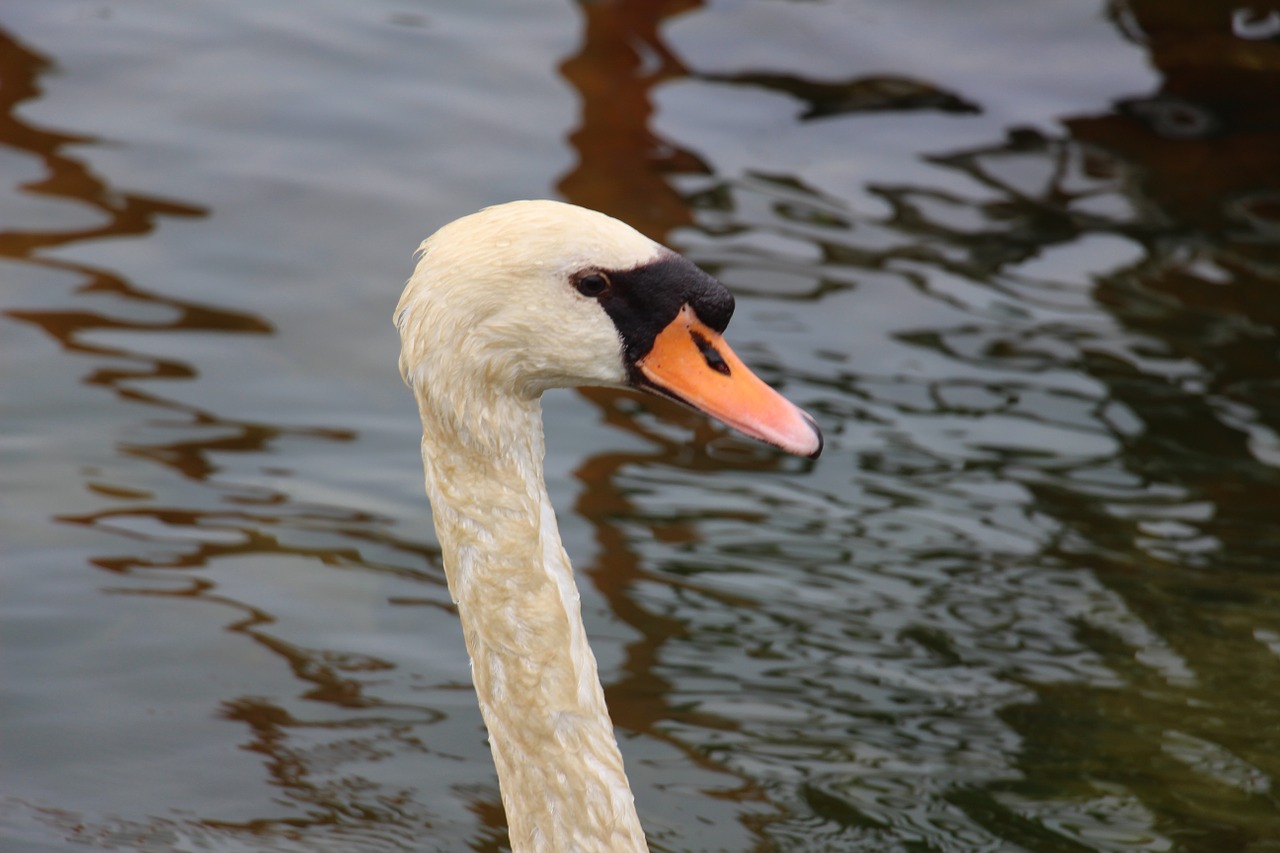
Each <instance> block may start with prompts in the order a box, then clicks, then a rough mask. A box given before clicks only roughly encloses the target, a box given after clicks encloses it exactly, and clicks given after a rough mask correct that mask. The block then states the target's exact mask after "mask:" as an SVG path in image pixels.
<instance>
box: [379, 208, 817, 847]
mask: <svg viewBox="0 0 1280 853" xmlns="http://www.w3.org/2000/svg"><path fill="white" fill-rule="evenodd" d="M733 306H734V302H733V296H732V295H731V294H730V293H729V291H728V290H727V289H726V288H725V286H724V285H723V284H721V283H720V282H719V281H717V280H716V279H714V278H712V277H711V276H710V275H708V274H706V273H705V272H703V271H702V270H700V269H699V268H698V267H696V266H694V265H693V264H692V263H691V262H690V261H688V260H687V259H685V258H684V257H682V256H681V255H679V254H677V253H675V252H673V251H671V250H670V249H667V248H665V247H664V246H662V245H660V244H658V243H656V242H654V241H653V240H650V239H649V238H647V237H645V236H643V235H642V234H640V233H639V232H638V231H636V230H634V229H632V228H631V227H630V226H628V225H625V224H623V223H622V222H620V221H618V220H616V219H613V218H612V217H609V216H606V215H605V214H602V213H598V212H595V211H592V210H588V209H586V208H582V207H577V206H574V205H570V204H566V203H563V202H556V201H517V202H510V203H507V204H502V205H498V206H495V207H489V208H486V209H484V210H481V211H480V212H478V213H474V214H471V215H469V216H464V217H463V218H461V219H458V220H455V221H453V222H451V223H449V224H448V225H445V226H444V227H442V228H441V229H440V230H438V231H437V232H436V233H435V234H433V235H432V236H430V237H428V238H427V239H426V240H425V241H424V242H423V243H422V245H421V247H420V249H419V260H418V263H417V266H416V267H415V269H414V272H413V275H412V276H411V277H410V279H409V281H408V283H407V284H406V285H405V289H404V293H403V295H402V296H401V298H400V302H399V305H398V306H397V308H396V312H395V325H396V327H397V328H398V329H399V332H400V338H401V353H400V372H401V375H402V377H403V378H404V380H405V382H406V383H407V384H408V386H409V387H410V389H412V391H413V395H414V397H415V399H416V401H417V404H418V410H419V412H420V414H421V416H422V463H423V469H424V472H425V474H426V491H427V496H428V499H429V500H430V503H431V508H432V515H433V518H434V522H435V529H436V535H437V538H438V540H439V542H440V549H441V555H442V558H443V562H444V569H445V574H446V576H447V579H448V584H449V593H450V595H451V596H452V598H453V600H454V601H455V602H456V604H457V609H458V616H459V618H460V621H461V623H462V628H463V633H464V635H465V639H466V646H467V652H468V654H469V655H470V658H471V673H472V679H473V681H474V683H475V690H476V695H477V698H478V700H479V704H480V711H481V714H482V716H483V718H484V722H485V726H486V728H487V729H488V733H489V744H490V748H491V750H492V753H493V761H494V764H495V767H496V769H497V774H498V784H499V789H500V791H501V794H502V803H503V808H504V809H505V811H506V814H507V823H508V827H509V831H510V838H511V848H512V850H513V851H515V853H526V852H527V851H554V853H567V851H582V853H588V851H643V850H647V849H648V847H647V845H646V842H645V836H644V832H643V831H642V829H641V828H640V822H639V819H638V818H637V816H636V808H635V803H634V799H633V797H632V793H631V788H630V786H629V784H628V782H627V777H626V774H625V772H624V771H623V766H622V756H621V754H620V753H619V751H618V745H617V741H616V739H615V737H614V732H613V724H612V722H611V721H610V719H609V712H608V710H607V709H606V707H605V701H604V692H603V689H602V687H601V685H600V678H599V676H598V674H597V671H596V661H595V657H594V655H593V654H592V652H591V649H590V647H589V646H588V644H587V636H586V631H585V628H584V627H583V622H582V615H581V608H580V605H579V600H578V589H577V587H576V585H575V584H574V579H573V570H572V569H571V567H570V565H569V559H568V557H567V556H566V555H565V552H564V549H563V547H562V546H561V543H560V533H559V529H558V527H557V526H556V519H555V514H554V513H553V511H552V508H551V502H550V500H549V499H548V497H547V489H546V484H545V483H544V480H543V449H544V444H543V432H542V414H541V404H540V397H541V394H542V392H543V391H546V390H547V389H549V388H561V387H570V386H581V385H597V386H615V387H619V386H621V387H630V388H637V389H640V390H643V391H647V392H650V393H654V394H657V395H659V396H662V397H667V398H670V399H672V400H676V401H678V402H680V403H683V404H685V405H687V406H690V407H692V408H694V409H696V410H698V411H701V412H705V413H706V414H708V415H710V416H712V417H714V418H718V419H719V420H721V421H723V422H724V423H726V424H728V425H729V426H731V427H733V428H735V429H736V430H738V431H739V432H741V433H743V434H745V435H747V436H751V437H753V438H755V439H759V440H761V441H764V442H767V443H769V444H772V445H774V446H776V447H778V448H781V449H782V450H785V451H788V452H790V453H793V454H797V455H800V456H806V457H811V458H814V457H817V455H818V454H819V453H820V452H821V450H822V435H821V433H820V431H819V430H818V427H817V425H816V423H815V422H814V420H813V419H812V418H811V417H809V415H807V414H806V413H804V412H803V411H801V410H800V409H799V408H797V407H796V406H794V405H793V404H791V403H790V402H788V401H787V400H786V399H785V398H783V397H782V396H781V395H780V394H778V393H777V392H776V391H774V390H773V389H772V388H770V387H769V386H768V385H766V384H765V383H764V382H763V381H762V380H760V379H759V378H757V377H756V376H755V375H754V374H753V373H752V372H751V371H750V370H749V369H748V368H747V367H746V366H745V365H744V364H743V363H742V362H741V361H740V360H739V359H738V357H737V356H736V355H735V354H734V353H733V351H732V350H731V349H730V348H729V346H728V345H727V344H726V343H725V342H724V339H723V338H722V336H721V333H722V332H723V331H724V329H725V326H726V325H727V324H728V322H729V317H730V315H731V314H732V313H733Z"/></svg>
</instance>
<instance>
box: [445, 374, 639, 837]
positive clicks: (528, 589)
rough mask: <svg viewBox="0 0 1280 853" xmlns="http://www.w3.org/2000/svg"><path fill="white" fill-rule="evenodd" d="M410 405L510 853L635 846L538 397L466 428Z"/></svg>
mask: <svg viewBox="0 0 1280 853" xmlns="http://www.w3.org/2000/svg"><path fill="white" fill-rule="evenodd" d="M423 402H424V401H420V403H423ZM421 409H422V417H423V443H422V455H423V463H424V467H425V470H426V480H427V493H428V495H429V497H430V499H431V504H432V511H433V515H434V518H435V526H436V534H437V537H438V539H439V541H440V547H441V551H442V555H443V558H444V568H445V574H446V575H447V577H448V582H449V589H450V593H451V594H452V596H453V598H454V601H455V602H456V603H457V605H458V614H459V617H460V619H461V622H462V627H463V633H464V635H465V638H466V643H467V651H468V653H469V654H470V656H471V666H472V678H473V681H474V682H475V688H476V694H477V697H478V699H479V702H480V710H481V713H482V714H483V716H484V720H485V725H486V727H487V728H488V732H489V742H490V747H491V748H492V751H493V758H494V764H495V766H496V767H497V771H498V782H499V787H500V789H501V793H502V800H503V805H504V807H505V809H506V813H507V821H508V826H509V830H510V837H511V845H512V850H513V851H515V853H531V851H557V853H559V852H560V851H584V853H585V851H597V850H599V851H606V850H607V851H646V850H647V849H648V848H647V846H646V843H645V839H644V833H643V831H642V830H641V828H640V823H639V819H638V818H637V816H636V811H635V804H634V801H633V797H632V793H631V789H630V786H629V785H628V783H627V778H626V774H625V772H624V770H623V766H622V757H621V754H620V753H619V751H618V746H617V741H616V740H615V737H614V732H613V725H612V723H611V721H610V719H609V714H608V710H607V708H606V707H605V702H604V693H603V690H602V688H601V686H600V679H599V675H598V673H597V668H596V661H595V657H594V655H593V654H592V653H591V649H590V647H589V646H588V644H587V637H586V631H585V628H584V626H583V622H582V615H581V608H580V605H579V600H578V590H577V586H576V585H575V583H574V579H573V571H572V569H571V567H570V565H569V561H568V558H567V557H566V556H565V553H564V549H563V547H562V546H561V542H560V534H559V529H558V527H557V525H556V521H555V514H554V511H553V510H552V507H551V502H550V499H549V498H548V495H547V490H546V485H545V482H544V479H543V453H544V448H543V433H542V420H541V411H540V405H539V402H538V400H536V399H533V400H525V399H520V398H516V397H507V398H504V399H503V400H502V401H501V402H498V403H495V404H494V405H492V406H489V407H481V408H476V407H473V408H472V409H471V413H472V415H473V417H472V418H471V420H470V422H469V423H459V422H458V420H457V413H456V412H452V411H451V412H449V413H444V412H441V411H439V410H438V409H436V408H435V407H433V406H430V405H425V404H424V405H421ZM475 415H478V417H477V416H475Z"/></svg>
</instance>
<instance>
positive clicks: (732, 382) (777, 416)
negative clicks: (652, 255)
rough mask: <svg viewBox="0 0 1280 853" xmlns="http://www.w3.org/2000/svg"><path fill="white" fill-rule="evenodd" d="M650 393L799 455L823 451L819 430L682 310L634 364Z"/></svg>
mask: <svg viewBox="0 0 1280 853" xmlns="http://www.w3.org/2000/svg"><path fill="white" fill-rule="evenodd" d="M635 366H636V369H637V370H639V372H640V375H641V376H643V377H644V379H645V381H646V384H648V385H649V387H650V389H651V390H653V391H656V392H657V393H659V394H661V395H663V396H665V397H671V398H672V399H674V400H676V401H678V402H681V403H684V404H685V405H687V406H691V407H692V408H694V409H697V410H698V411H700V412H703V413H705V414H708V415H710V416H711V417H713V418H716V419H717V420H720V421H723V422H724V423H726V424H728V425H729V426H731V427H733V428H734V429H736V430H737V431H738V432H740V433H742V434H743V435H746V436H750V437H751V438H754V439H758V440H760V441H763V442H765V443H767V444H772V445H774V446H775V447H779V448H781V449H783V450H785V451H787V452H788V453H794V454H795V455H797V456H807V457H809V458H810V459H814V458H817V456H818V454H819V453H821V452H822V433H821V432H819V431H818V425H817V424H816V423H814V421H813V418H811V417H809V416H808V415H807V414H805V413H804V412H803V411H801V410H800V409H799V408H797V407H796V406H795V405H794V404H792V403H791V402H790V401H789V400H787V399H786V398H785V397H783V396H782V395H781V394H779V393H778V392H777V391H774V390H773V389H772V388H770V387H769V386H768V385H766V384H765V383H764V382H763V381H762V380H761V379H760V377H758V376H756V375H755V374H754V373H752V372H751V371H750V370H749V369H748V368H747V366H746V365H745V364H743V363H742V360H741V359H739V358H738V357H737V356H736V355H734V352H733V350H731V349H729V345H728V344H726V343H725V342H724V338H723V337H721V336H720V333H719V332H717V331H714V330H713V329H711V328H710V327H709V326H707V325H706V324H705V323H703V322H702V321H701V320H699V319H698V316H697V315H696V314H694V312H693V309H692V308H690V307H689V306H688V305H685V306H684V307H682V308H681V309H680V313H679V314H677V315H676V318H675V319H674V320H672V321H671V322H670V323H669V324H668V325H667V327H666V328H665V329H663V330H662V331H661V332H659V333H658V335H657V337H655V338H654V340H653V347H652V348H651V349H650V350H649V352H648V353H647V354H646V355H645V356H644V357H643V358H641V359H640V360H639V361H637V362H636V364H635Z"/></svg>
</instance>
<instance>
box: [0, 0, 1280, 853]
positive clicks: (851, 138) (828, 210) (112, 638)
mask: <svg viewBox="0 0 1280 853" xmlns="http://www.w3.org/2000/svg"><path fill="white" fill-rule="evenodd" d="M0 27H2V28H3V31H2V32H0V83H2V84H3V85H0V106H2V109H0V164H2V165H0V174H2V175H3V181H0V268H2V269H3V273H2V275H3V278H2V279H0V280H2V281H3V282H4V287H3V290H2V291H0V294H2V295H0V411H2V412H3V417H2V418H0V477H2V478H3V479H2V483H3V489H0V525H2V529H0V571H2V572H3V574H2V575H0V577H2V578H3V595H2V596H0V630H2V631H3V637H2V638H0V660H2V661H3V667H4V669H3V676H2V679H3V680H2V681H0V690H3V702H4V704H3V712H0V713H2V715H3V716H2V718H0V719H2V721H3V725H2V727H0V737H2V738H3V740H2V741H0V767H2V775H0V847H3V848H4V849H6V850H8V849H13V850H22V851H61V850H84V849H117V850H121V849H124V850H176V851H196V850H217V851H241V850H243V851H384V850H385V851H391V850H397V851H399V850H405V851H408V850H413V851H427V850H430V851H437V850H438V851H457V850H501V849H505V846H506V841H505V823H504V819H503V816H502V810H501V806H500V801H499V798H498V792H497V786H496V781H495V779H494V776H493V771H492V764H491V761H490V757H489V755H488V748H487V745H486V742H485V740H484V735H483V729H482V726H481V724H480V718H479V714H478V712H477V710H476V708H475V703H474V697H473V695H472V692H471V687H470V680H469V671H468V667H467V662H466V656H465V651H464V649H463V646H462V642H461V637H460V632H459V630H458V627H457V623H456V617H455V615H454V613H453V611H452V608H451V605H450V602H449V598H448V594H447V590H446V589H445V586H444V580H443V575H442V572H441V570H440V566H439V557H438V550H437V548H436V543H435V542H434V539H433V535H432V532H431V527H430V523H429V514H428V509H427V505H426V501H425V498H424V496H423V494H422V487H421V476H420V473H419V468H418V461H417V435H418V422H417V418H416V414H415V412H414V410H413V406H412V402H411V399H410V397H409V394H408V392H407V391H406V390H405V389H404V388H403V386H402V385H401V384H400V381H399V377H398V376H397V373H396V368H395V361H396V347H397V341H396V337H395V334H394V331H393V329H392V328H391V325H390V314H391V310H392V308H393V307H394V305H395V302H396V299H397V297H398V294H399V291H400V287H401V285H402V283H403V281H404V279H405V278H406V277H407V275H408V273H409V271H410V268H411V264H412V258H411V253H412V251H413V249H414V248H415V247H416V246H417V244H418V242H419V241H420V240H421V239H422V238H423V237H424V236H425V235H426V234H428V233H429V232H430V231H431V230H433V229H434V228H436V227H438V226H439V225H441V224H443V223H444V222H446V221H448V220H449V219H451V218H453V217H455V216H458V215H461V214H463V213H467V212H470V211H471V210H474V209H476V208H478V207H480V206H483V205H485V204H489V203H494V202H498V201H504V200H507V199H511V198H520V197H558V198H564V199H567V200H570V201H575V202H577V203H580V204H585V205H588V206H592V207H595V208H598V209H601V210H604V211H606V212H608V213H611V214H614V215H616V216H619V217H621V218H623V219H626V220H627V221H629V222H631V223H633V224H635V225H636V226H637V227H639V228H641V229H642V230H644V231H645V232H646V233H649V234H651V235H652V236H654V237H656V238H658V239H661V240H663V241H664V242H667V243H668V244H670V245H672V246H673V247H675V248H677V249H679V250H681V251H683V252H685V253H686V254H688V255H689V256H690V257H692V258H693V259H694V260H696V261H697V262H698V263H700V264H702V265H703V266H704V267H706V268H707V269H709V270H711V271H712V272H714V273H715V274H716V275H718V276H720V277H721V278H722V279H723V280H724V281H725V282H726V283H727V284H729V286H730V287H732V288H733V290H734V291H735V292H736V293H737V295H738V297H739V301H738V306H739V307H738V311H737V314H736V316H735V318H734V321H733V324H732V326H731V327H730V329H729V338H730V340H731V341H732V342H733V343H734V345H735V347H736V349H737V350H738V352H739V353H740V354H741V355H742V356H743V357H744V358H745V359H746V360H747V361H749V362H750V363H751V364H753V365H754V366H755V367H757V368H758V369H759V371H760V373H761V374H762V375H763V376H764V377H765V378H767V379H768V380H769V381H770V382H772V383H774V384H775V385H777V386H778V387H780V388H782V389H783V390H784V391H785V393H786V394H787V395H788V396H789V397H791V398H792V399H794V400H796V401H797V402H798V403H799V404H801V405H802V406H804V407H805V408H807V409H809V410H810V411H812V412H814V413H815V414H816V415H817V416H818V418H819V420H820V421H821V423H822V425H823V427H824V429H825V431H826V433H827V437H828V444H827V450H826V452H825V453H824V456H823V457H822V459H820V460H818V461H817V462H806V461H802V460H795V459H791V458H786V457H783V456H781V455H779V454H776V453H774V452H772V451H770V450H768V449H765V448H761V447H758V446H754V445H751V444H748V443H746V442H745V441H742V440H739V439H737V438H734V437H733V436H732V435H730V434H728V433H727V432H726V431H725V430H724V429H723V428H722V427H720V426H718V425H715V424H711V423H708V422H706V421H705V420H704V419H702V418H700V417H698V416H695V415H692V414H689V413H686V412H683V411H681V410H679V409H677V408H675V407H673V406H669V405H667V404H665V403H662V402H660V401H654V400H646V399H639V398H637V397H635V396H634V395H631V394H627V393H622V392H613V391H589V392H581V393H579V392H574V393H569V392H560V393H555V394H552V395H550V396H549V397H548V399H547V402H546V406H545V408H546V418H547V421H548V452H549V458H548V475H549V482H550V487H551V491H552V496H553V500H554V502H555V503H556V506H557V510H558V512H559V514H560V521H561V527H562V530H563V532H564V538H565V544H566V547H567V549H568V551H569V553H570V554H571V555H572V556H573V558H574V560H575V565H576V567H577V570H578V572H579V580H580V584H581V586H582V588H583V605H584V615H585V617H586V619H587V622H588V630H589V632H590V634H591V636H592V640H593V645H594V648H595V650H596V654H597V657H598V658H599V660H600V665H601V674H602V677H603V679H604V682H605V685H606V693H607V695H608V698H609V702H610V707H611V710H612V713H613V717H614V721H615V724H616V726H617V728H618V731H619V736H620V741H621V745H622V749H623V752H624V755H625V758H626V760H627V766H628V771H629V774H630V776H631V778H632V781H633V784H634V786H635V789H636V797H637V802H638V804H639V807H640V812H641V817H642V820H643V822H644V824H645V826H646V829H647V830H648V832H649V834H650V839H651V843H652V845H653V847H654V849H655V850H661V851H686V850H687V851H695V850H696V851H708V850H724V851H743V850H755V851H773V850H777V851H828V850H867V851H918V850H946V851H974V850H1001V851H1004V850H1026V851H1053V853H1058V851H1077V850H1108V851H1111V850H1114V851H1139V850H1141V851H1224V850H1244V851H1264V850H1275V849H1280V810H1278V809H1277V803H1276V793H1275V790H1274V784H1275V780H1276V778H1277V774H1280V719H1278V717H1277V712H1276V707H1277V697H1278V696H1280V616H1278V615H1277V614H1280V607H1277V604H1280V601H1278V599H1280V584H1278V583H1277V581H1276V579H1275V578H1276V572H1275V567H1276V558H1277V556H1278V555H1280V535H1278V534H1277V533H1276V530H1277V529H1278V528H1277V526H1276V524H1275V519H1276V516H1277V512H1278V511H1280V471H1278V469H1277V465H1278V464H1280V433H1278V432H1277V431H1278V430H1280V405H1277V402H1276V401H1277V399H1280V398H1278V396H1277V391H1278V390H1280V365H1278V362H1277V332H1278V331H1280V299H1277V298H1276V294H1277V293H1278V292H1280V291H1278V290H1277V286H1280V251H1278V248H1280V177H1277V176H1280V118H1278V116H1280V113H1278V112H1277V111H1276V109H1275V104H1276V98H1277V93H1280V11H1277V10H1275V9H1274V8H1273V7H1271V6H1265V5H1241V6H1233V5H1231V4H1226V3H1209V2H1200V3H1194V4H1173V5H1170V4H1168V3H1157V2H1154V0H1150V2H1136V0H1135V2H1128V3H1121V2H1117V3H1114V4H1110V5H1095V4H1089V3H1083V2H1047V0H1042V2H1036V3H1032V4H1025V3H1024V4H1019V5H1018V6H1017V9H1016V11H1015V10H1013V9H1011V8H1010V7H1009V6H1008V5H1007V4H1002V3H995V2H991V0H983V2H976V3H968V4H963V5H962V6H961V5H957V4H934V3H924V2H918V1H917V0H912V2H894V3H889V2H880V0H874V2H859V3H853V2H842V0H830V2H822V3H811V2H776V0H775V2H763V0H760V1H759V2H724V3H711V4H701V3H698V2H693V0H682V2H672V3H666V4H653V3H642V2H620V0H618V1H615V2H602V3H585V4H582V5H574V4H571V3H540V4H526V3H518V2H513V0H485V2H469V3H449V4H445V3H438V4H414V3H405V2H397V3H392V2H372V3H368V2H364V3H356V2H352V0H327V2H318V3H317V2H310V3H305V4H304V3H299V2H294V0H287V1H286V2H278V3H274V4H268V5H263V4H257V3H247V2H224V3H220V4H203V5H194V6H193V5H190V4H188V5H185V6H173V5H172V4H167V3H161V2H156V0H138V2H135V3H130V4H111V3H90V2H83V0H67V2H63V3H44V4H35V3H29V4H21V5H17V4H13V7H12V8H7V9H6V10H5V12H4V15H3V16H2V19H0Z"/></svg>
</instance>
